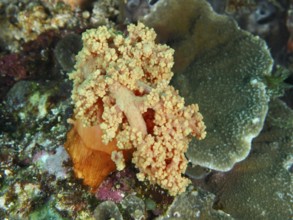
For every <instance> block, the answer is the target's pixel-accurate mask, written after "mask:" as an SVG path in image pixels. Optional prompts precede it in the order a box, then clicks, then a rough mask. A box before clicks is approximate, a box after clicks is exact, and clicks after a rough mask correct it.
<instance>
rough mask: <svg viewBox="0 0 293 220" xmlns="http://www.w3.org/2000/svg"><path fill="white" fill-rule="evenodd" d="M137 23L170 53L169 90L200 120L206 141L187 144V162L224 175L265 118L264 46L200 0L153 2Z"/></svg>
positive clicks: (269, 65)
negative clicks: (152, 32) (175, 91)
mask: <svg viewBox="0 0 293 220" xmlns="http://www.w3.org/2000/svg"><path fill="white" fill-rule="evenodd" d="M182 11H184V16H182V19H177V17H178V16H180V14H182ZM167 12H168V13H167ZM180 18H181V17H180ZM176 19H177V20H180V23H178V21H176ZM143 22H144V23H145V24H146V25H148V26H151V27H153V28H154V29H155V30H156V32H157V33H158V36H159V41H162V42H166V43H167V44H169V45H170V46H171V47H173V48H174V49H175V51H176V52H175V67H174V71H175V75H174V78H173V85H174V86H175V88H177V89H178V90H179V92H180V94H181V95H183V96H184V98H185V100H186V103H187V104H189V103H194V102H197V103H199V106H200V108H201V109H200V110H201V112H202V113H203V116H204V120H205V124H206V127H207V137H206V138H205V140H203V141H201V142H198V141H196V140H192V142H191V144H190V145H189V149H188V152H187V157H188V158H189V160H190V161H191V162H192V163H193V164H197V165H201V166H204V167H208V168H211V169H215V170H219V171H227V170H230V169H231V168H232V167H233V166H234V164H235V163H237V162H239V161H241V160H243V159H245V158H246V157H247V155H248V153H249V152H250V149H251V141H252V139H253V138H254V137H256V136H257V135H258V134H259V132H260V131H261V129H262V127H263V123H264V119H265V116H266V114H267V110H268V101H269V98H270V97H269V94H268V92H267V88H266V83H265V82H266V80H265V77H266V76H269V75H270V72H271V69H272V65H273V61H272V58H271V56H270V53H269V51H268V49H267V46H266V44H265V43H264V41H262V40H261V39H259V38H258V37H254V36H253V35H251V34H249V33H247V32H245V31H243V30H240V29H239V27H238V26H237V25H236V23H235V22H234V21H233V20H231V19H230V18H228V17H227V16H223V15H218V14H216V13H215V12H213V10H212V8H211V7H210V5H209V4H208V3H207V2H206V1H203V0H182V1H180V2H179V1H176V0H169V1H159V2H158V3H157V4H156V6H155V8H154V9H153V10H152V11H151V13H150V14H149V15H147V16H146V17H144V18H143Z"/></svg>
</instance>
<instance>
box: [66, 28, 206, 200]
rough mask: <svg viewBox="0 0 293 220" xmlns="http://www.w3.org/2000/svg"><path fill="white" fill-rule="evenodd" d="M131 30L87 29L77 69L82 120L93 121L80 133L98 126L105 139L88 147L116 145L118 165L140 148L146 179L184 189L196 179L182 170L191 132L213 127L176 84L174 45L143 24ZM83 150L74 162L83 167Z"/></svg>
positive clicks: (137, 158) (136, 157)
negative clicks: (158, 38) (125, 155)
mask: <svg viewBox="0 0 293 220" xmlns="http://www.w3.org/2000/svg"><path fill="white" fill-rule="evenodd" d="M127 30H128V36H127V37H126V38H124V37H123V36H122V35H121V34H119V33H115V31H114V30H111V29H110V30H107V28H106V27H100V28H99V29H97V30H89V31H87V32H85V33H84V34H83V37H82V39H83V46H84V47H83V49H82V50H81V52H79V54H78V56H77V64H76V66H75V68H76V71H74V72H73V73H71V75H70V78H71V79H73V80H74V87H73V93H72V99H73V100H74V102H75V118H76V120H79V121H81V123H82V124H83V125H84V126H85V128H82V125H81V126H79V127H78V128H77V130H78V131H77V132H78V134H79V135H80V136H81V139H82V140H83V142H85V141H86V140H85V139H86V138H85V137H83V136H84V134H85V132H83V131H82V130H83V129H89V126H93V127H95V130H96V131H95V132H96V133H97V135H96V136H100V139H101V141H102V143H100V144H99V145H98V144H94V145H95V147H93V146H89V145H93V144H86V145H87V146H89V148H98V149H97V150H100V151H106V148H109V147H110V148H109V149H110V150H109V151H110V152H111V158H112V160H113V161H114V162H115V164H116V166H117V169H118V170H122V169H123V168H124V166H125V165H124V158H123V154H122V151H123V150H130V149H133V150H134V152H133V158H132V162H133V163H134V164H135V165H136V167H137V168H138V169H139V170H140V173H139V174H138V175H137V177H138V179H139V180H144V179H148V180H150V182H151V183H158V184H159V185H160V186H162V188H164V189H168V190H169V192H170V194H171V195H176V194H178V193H180V192H183V191H184V190H185V187H186V186H187V184H188V183H189V181H188V180H187V179H186V178H184V177H182V176H181V175H182V173H184V171H185V169H186V165H187V160H186V158H185V156H184V153H185V152H186V150H187V147H188V143H189V136H190V135H192V136H196V137H197V138H198V139H203V138H204V137H205V131H204V129H205V126H204V124H203V122H202V116H201V114H200V113H199V112H198V106H197V105H195V104H191V105H189V106H184V99H182V98H181V97H180V96H179V94H178V92H177V91H176V90H175V89H174V88H173V87H171V86H169V85H168V83H169V82H170V80H171V77H172V75H173V73H172V72H171V67H172V65H173V57H172V55H173V50H171V49H169V48H168V47H167V46H165V45H156V44H155V43H154V40H155V37H156V35H155V32H154V31H152V30H151V29H148V28H146V27H145V26H144V25H143V24H141V23H139V24H138V25H137V26H134V25H129V26H128V29H127ZM77 123H80V122H77ZM75 127H76V125H75ZM99 133H100V134H99ZM87 137H88V136H87ZM98 138H99V137H97V138H96V141H98V140H97V139H98ZM69 141H70V142H71V144H74V143H73V142H72V141H71V140H69ZM101 141H100V142H101ZM116 143H117V144H116ZM71 144H69V145H68V144H67V149H69V148H70V145H71ZM103 145H104V146H103ZM107 145H109V146H107ZM113 145H117V147H118V148H117V149H115V147H113ZM121 150H122V151H121ZM69 153H70V150H69ZM108 153H109V152H108ZM70 154H71V153H70ZM76 156H77V155H75V156H74V157H73V158H74V160H76V161H74V163H75V164H76V165H77V166H79V165H80V163H81V162H79V161H83V160H85V159H81V158H82V157H81V158H77V157H76ZM103 158H105V157H104V156H103ZM95 167H97V166H95ZM107 167H109V166H107ZM79 169H82V168H80V167H79ZM109 171H110V170H109ZM80 175H81V174H79V176H80ZM82 176H83V178H90V177H89V176H87V175H82Z"/></svg>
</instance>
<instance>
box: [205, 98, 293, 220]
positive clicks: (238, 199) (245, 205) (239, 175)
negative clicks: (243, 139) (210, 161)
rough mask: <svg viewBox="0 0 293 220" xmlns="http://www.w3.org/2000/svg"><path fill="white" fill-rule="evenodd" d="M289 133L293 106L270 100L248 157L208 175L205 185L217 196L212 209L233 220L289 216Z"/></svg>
mask: <svg viewBox="0 0 293 220" xmlns="http://www.w3.org/2000/svg"><path fill="white" fill-rule="evenodd" d="M292 134H293V111H292V109H289V108H288V107H287V106H286V104H285V103H283V102H282V101H280V100H273V101H271V103H270V110H269V113H268V116H267V119H266V122H265V126H264V129H263V130H262V132H261V134H260V135H259V136H258V137H257V138H255V140H254V141H253V148H252V152H251V153H250V155H249V157H248V158H247V159H246V160H245V161H243V162H241V163H239V164H237V165H236V166H235V167H234V168H233V169H232V170H231V172H229V173H214V174H212V175H210V177H209V180H208V182H207V188H208V189H209V190H210V191H212V192H214V193H215V194H216V195H217V202H216V203H215V208H218V209H221V210H223V211H225V212H227V213H230V214H231V215H232V216H233V217H235V218H236V219H239V218H243V219H249V218H255V217H256V216H258V217H259V218H260V219H290V217H292V215H293V208H292V195H293V187H292V186H293V185H292V165H293V161H292V153H293V136H292ZM243 201H249V202H243ZM272 207H274V208H273V209H272Z"/></svg>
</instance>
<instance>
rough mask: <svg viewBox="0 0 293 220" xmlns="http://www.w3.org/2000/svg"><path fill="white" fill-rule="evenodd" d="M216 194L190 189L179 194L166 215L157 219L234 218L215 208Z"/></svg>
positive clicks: (227, 219) (226, 219)
mask: <svg viewBox="0 0 293 220" xmlns="http://www.w3.org/2000/svg"><path fill="white" fill-rule="evenodd" d="M214 198H215V196H214V195H213V194H211V193H208V192H206V191H203V190H201V189H199V190H198V191H196V190H192V189H189V190H187V191H186V192H184V193H182V194H181V195H179V196H177V197H176V199H175V200H174V202H173V203H172V204H171V206H170V207H169V209H168V210H167V212H166V214H165V215H164V216H160V217H159V218H157V220H168V219H170V220H172V219H178V220H184V219H203V220H204V219H211V220H212V219H224V220H229V219H233V218H232V217H230V215H229V214H226V213H225V212H223V211H221V210H215V209H213V207H212V206H213V201H214Z"/></svg>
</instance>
